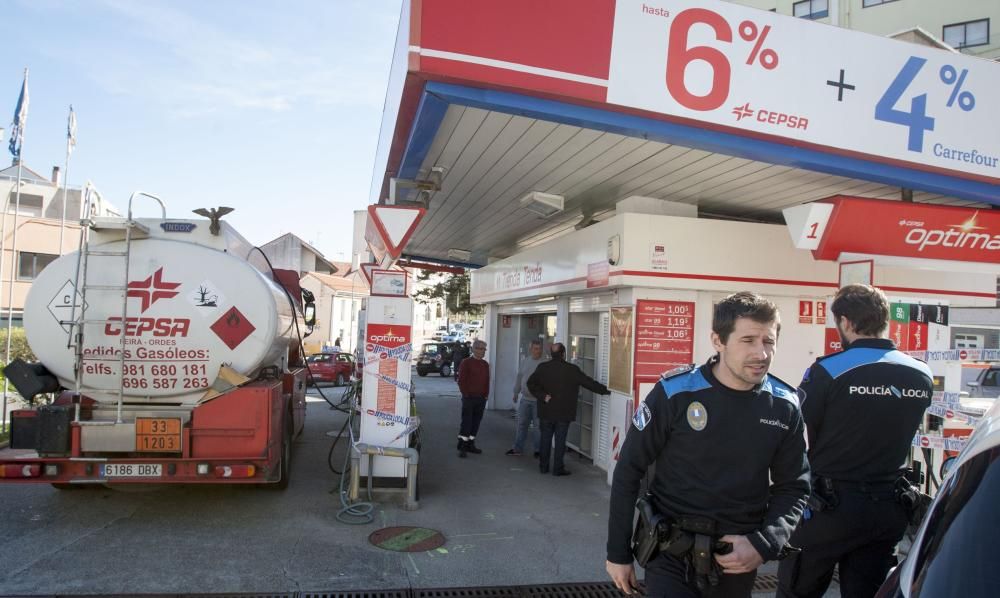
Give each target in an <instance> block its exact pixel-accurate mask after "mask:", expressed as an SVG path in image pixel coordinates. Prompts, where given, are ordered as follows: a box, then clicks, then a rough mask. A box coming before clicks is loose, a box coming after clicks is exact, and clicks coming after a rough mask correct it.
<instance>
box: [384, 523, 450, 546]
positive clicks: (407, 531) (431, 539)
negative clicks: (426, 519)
mask: <svg viewBox="0 0 1000 598" xmlns="http://www.w3.org/2000/svg"><path fill="white" fill-rule="evenodd" d="M368 541H369V542H371V543H372V545H373V546H378V547H379V548H382V549H384V550H394V551H396V552H423V551H425V550H434V549H435V548H439V547H441V546H444V536H442V535H441V532H439V531H437V530H433V529H430V528H426V527H407V526H396V527H383V528H382V529H379V530H375V531H374V532H372V534H371V535H370V536H368Z"/></svg>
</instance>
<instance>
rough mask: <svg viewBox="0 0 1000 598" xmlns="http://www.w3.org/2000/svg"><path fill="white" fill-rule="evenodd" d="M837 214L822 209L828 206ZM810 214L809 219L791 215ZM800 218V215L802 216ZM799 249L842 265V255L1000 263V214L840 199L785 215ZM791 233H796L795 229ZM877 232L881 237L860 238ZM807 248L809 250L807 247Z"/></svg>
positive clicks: (807, 206)
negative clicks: (811, 242) (809, 244)
mask: <svg viewBox="0 0 1000 598" xmlns="http://www.w3.org/2000/svg"><path fill="white" fill-rule="evenodd" d="M829 204H832V205H833V209H832V210H830V209H829V208H826V209H818V208H819V207H821V206H823V205H829ZM794 210H808V216H807V217H806V218H801V217H800V218H798V219H795V218H794V214H790V213H789V212H791V211H794ZM800 214H801V212H800ZM785 217H786V221H788V222H793V221H795V222H796V223H797V226H800V227H804V228H800V230H790V232H791V234H792V238H793V239H795V240H796V242H797V244H798V245H800V246H801V245H803V243H801V240H802V239H809V238H810V237H809V236H808V234H809V233H810V232H811V234H813V237H812V238H813V239H815V238H816V237H819V239H818V243H816V242H815V241H814V243H815V244H814V245H812V247H808V248H813V247H814V249H813V256H814V257H815V258H816V259H820V260H837V259H839V258H840V256H841V254H842V253H848V254H861V255H873V256H879V255H884V256H894V257H907V258H921V259H932V260H948V261H955V262H980V263H989V264H996V263H1000V212H998V211H996V210H977V209H968V208H956V207H951V206H937V205H928V204H915V203H908V202H906V203H904V202H899V201H884V200H878V199H866V198H860V197H845V196H836V197H831V198H829V199H824V200H822V201H820V202H817V203H816V204H806V205H805V206H799V207H796V208H790V209H789V210H786V211H785ZM790 228H791V227H790ZM870 231H877V234H859V233H860V232H865V233H868V232H870ZM803 248H807V247H803Z"/></svg>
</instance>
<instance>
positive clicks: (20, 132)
mask: <svg viewBox="0 0 1000 598" xmlns="http://www.w3.org/2000/svg"><path fill="white" fill-rule="evenodd" d="M27 89H28V69H27V68H25V69H24V83H23V84H22V87H21V97H20V98H19V100H18V106H17V107H18V110H17V111H16V113H15V114H14V121H15V123H14V124H15V127H14V129H15V131H14V133H13V135H16V136H17V137H12V139H11V149H12V151H13V149H14V148H16V149H17V154H16V155H17V186H16V188H15V191H14V230H13V232H12V233H11V252H10V253H11V258H10V284H9V285H8V286H7V348H6V350H5V351H4V359H3V365H4V367H6V366H7V364H8V363H10V331H11V326H12V324H13V322H14V280H15V279H16V278H17V276H16V272H17V216H18V213H19V212H20V211H21V176H22V171H23V169H24V130H25V128H26V125H27V120H28V119H27V106H24V107H23V109H22V103H25V104H26V103H27ZM15 142H17V143H16V145H15ZM9 198H10V196H9V195H8V202H9V201H10V199H9ZM5 207H6V206H5ZM6 212H7V211H6V210H4V214H3V219H4V223H5V224H6V222H7V213H6ZM2 258H3V254H2V253H0V261H2ZM9 388H10V380H8V378H7V376H4V377H3V411H2V414H3V417H2V419H0V427H3V429H4V430H6V429H7V425H8V424H7V394H8V391H9Z"/></svg>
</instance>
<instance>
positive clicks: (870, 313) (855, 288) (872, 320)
mask: <svg viewBox="0 0 1000 598" xmlns="http://www.w3.org/2000/svg"><path fill="white" fill-rule="evenodd" d="M830 311H831V312H833V317H835V318H837V319H840V317H841V316H844V317H845V318H847V319H848V320H850V321H851V324H853V325H854V331H855V332H857V333H858V334H862V335H865V336H881V335H882V333H883V332H884V331H885V329H886V327H887V326H888V325H889V300H888V299H886V297H885V293H883V292H882V289H878V288H875V287H873V286H870V285H867V284H849V285H847V286H845V287H844V288H842V289H840V290H839V291H837V296H836V297H834V299H833V305H831V306H830Z"/></svg>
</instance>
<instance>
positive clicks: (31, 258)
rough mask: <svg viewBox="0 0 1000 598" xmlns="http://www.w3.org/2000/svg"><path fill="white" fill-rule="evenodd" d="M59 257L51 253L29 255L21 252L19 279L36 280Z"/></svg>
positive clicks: (18, 256) (18, 264) (18, 267)
mask: <svg viewBox="0 0 1000 598" xmlns="http://www.w3.org/2000/svg"><path fill="white" fill-rule="evenodd" d="M57 257H59V256H58V255H52V254H51V253H29V252H27V251H19V252H18V254H17V279H18V280H35V278H37V277H38V275H39V273H41V271H42V270H44V269H45V266H48V265H49V264H51V263H52V261H53V260H54V259H56V258H57Z"/></svg>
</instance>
